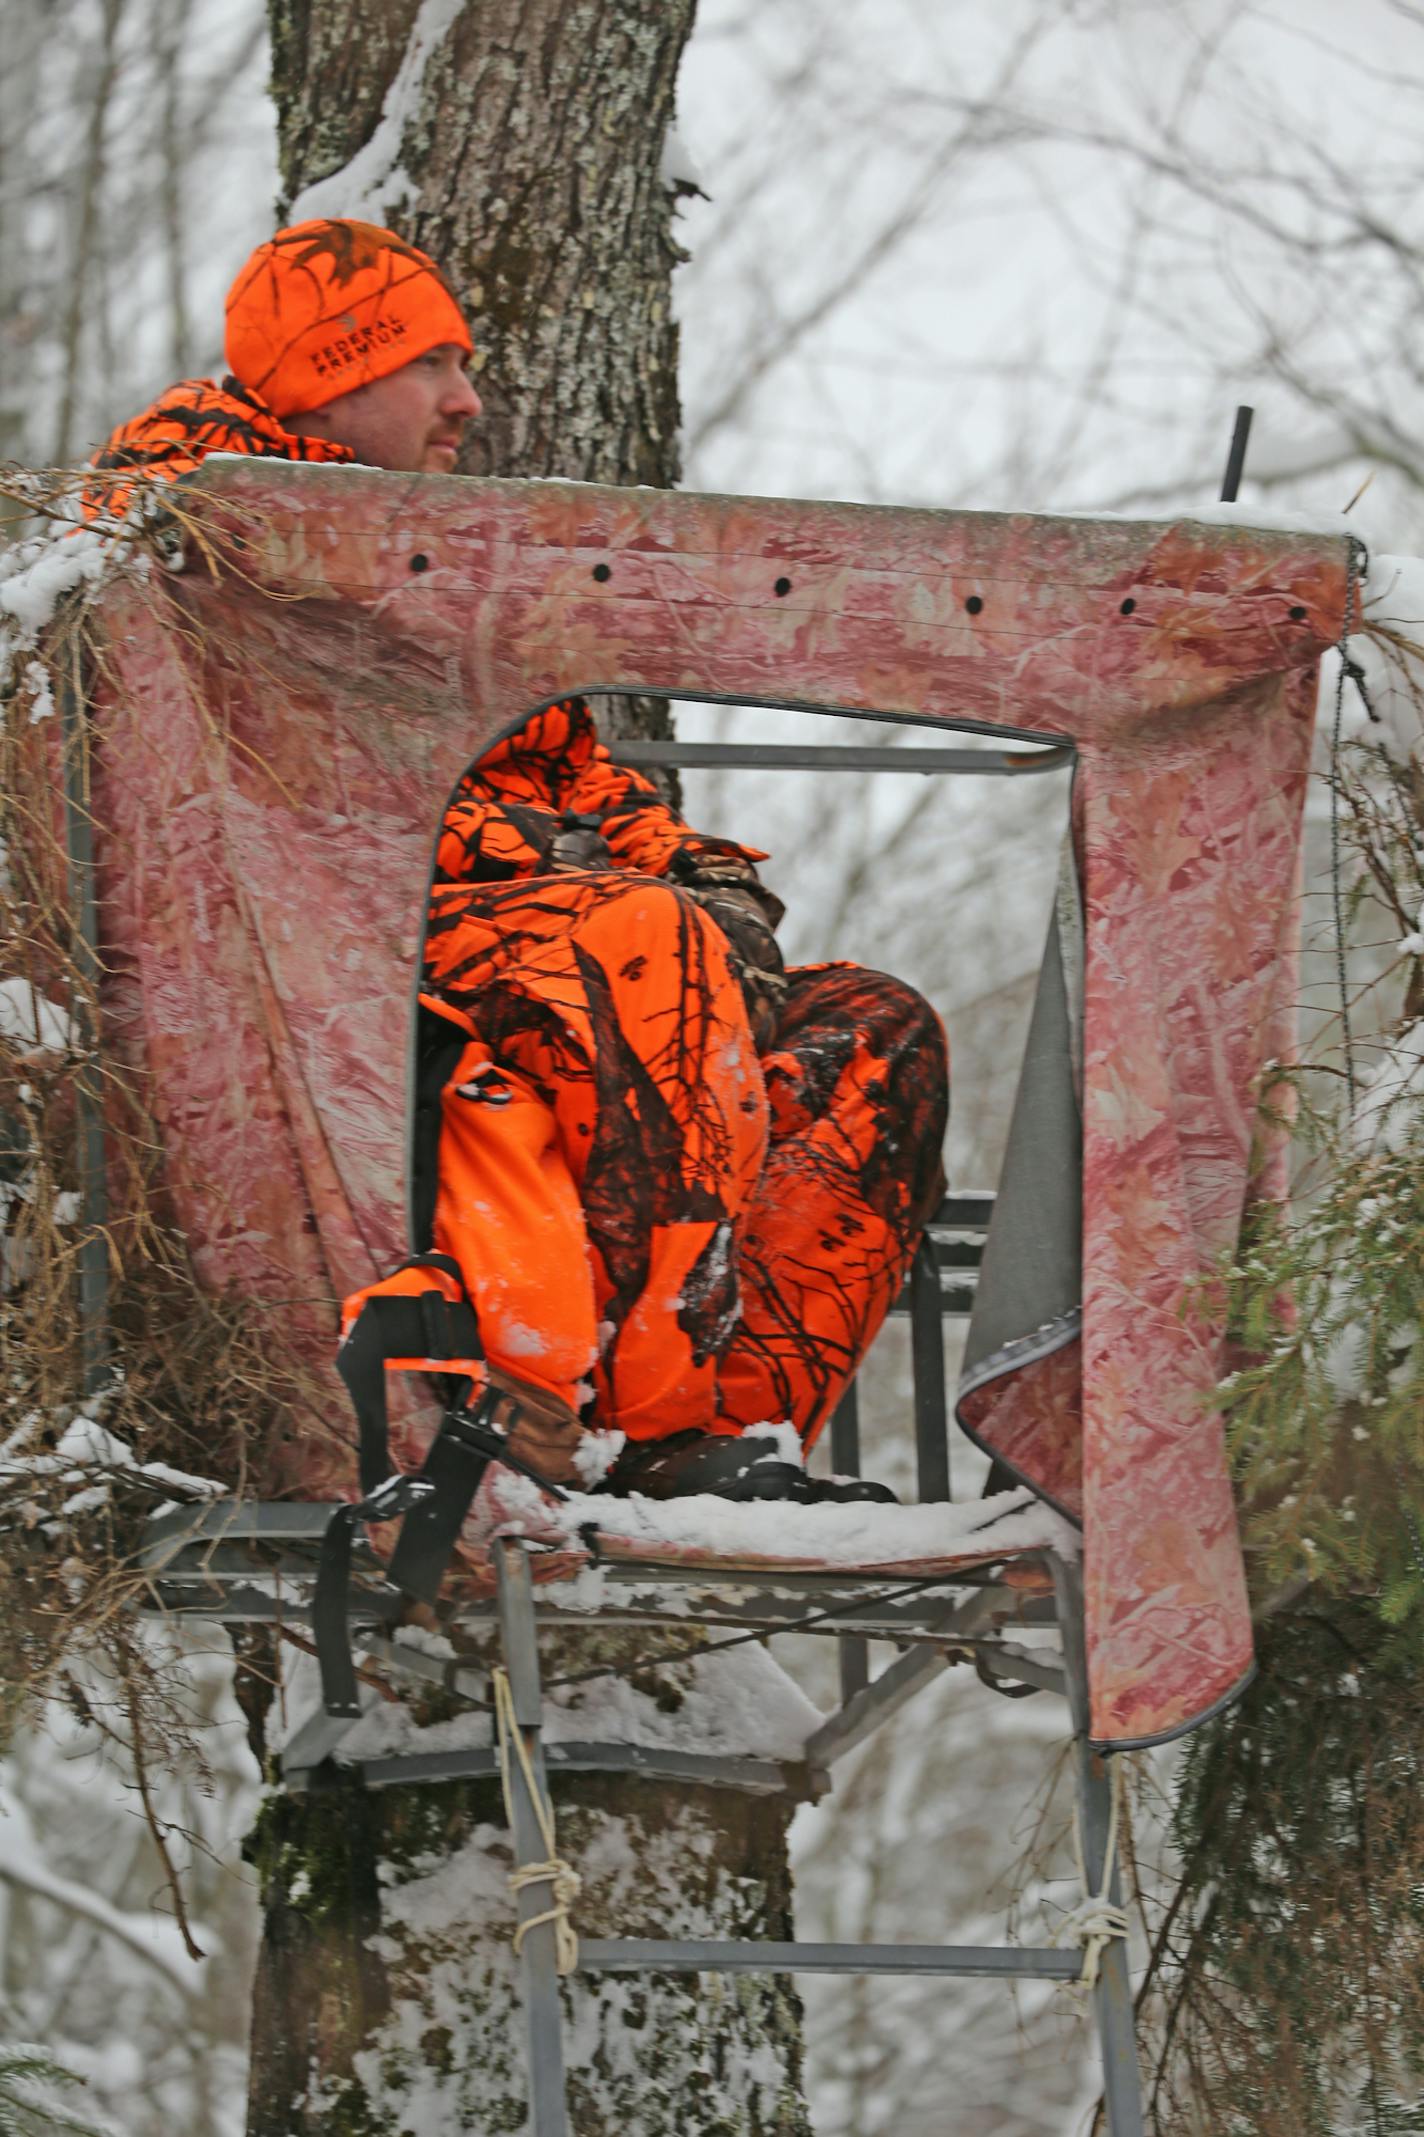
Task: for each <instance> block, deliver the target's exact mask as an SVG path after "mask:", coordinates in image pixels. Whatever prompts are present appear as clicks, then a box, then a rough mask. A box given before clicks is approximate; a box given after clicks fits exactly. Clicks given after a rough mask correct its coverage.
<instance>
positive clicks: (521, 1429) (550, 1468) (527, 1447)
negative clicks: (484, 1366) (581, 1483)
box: [490, 1373, 584, 1484]
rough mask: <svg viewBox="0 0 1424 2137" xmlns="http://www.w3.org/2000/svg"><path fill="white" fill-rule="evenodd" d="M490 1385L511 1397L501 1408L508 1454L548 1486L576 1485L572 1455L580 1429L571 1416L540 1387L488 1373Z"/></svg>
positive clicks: (571, 1413)
mask: <svg viewBox="0 0 1424 2137" xmlns="http://www.w3.org/2000/svg"><path fill="white" fill-rule="evenodd" d="M490 1380H491V1384H492V1385H493V1386H494V1387H495V1388H496V1389H498V1391H499V1392H500V1393H501V1394H504V1395H507V1396H510V1397H512V1400H511V1401H510V1402H509V1403H508V1404H507V1405H502V1406H501V1409H502V1415H501V1417H500V1419H499V1422H500V1423H502V1424H503V1426H504V1431H505V1439H506V1441H507V1443H508V1446H509V1451H510V1453H511V1454H512V1455H513V1456H514V1457H515V1459H516V1460H517V1461H520V1462H525V1463H527V1464H528V1466H529V1468H530V1469H532V1470H534V1471H535V1473H536V1474H537V1475H538V1476H541V1477H542V1478H543V1479H544V1480H545V1482H546V1483H548V1484H576V1483H577V1482H578V1478H579V1469H578V1462H577V1460H576V1456H577V1453H578V1449H579V1447H580V1445H581V1444H582V1442H583V1439H584V1428H583V1425H582V1424H581V1423H580V1421H579V1419H578V1417H577V1416H576V1415H575V1413H574V1412H573V1411H572V1410H570V1409H568V1408H566V1407H565V1405H564V1404H563V1403H561V1402H560V1401H558V1399H557V1398H556V1397H555V1396H552V1395H547V1394H545V1392H544V1391H543V1389H542V1388H530V1387H526V1386H524V1385H523V1383H522V1382H520V1381H517V1380H513V1379H511V1378H509V1377H508V1376H507V1375H506V1374H503V1373H491V1375H490Z"/></svg>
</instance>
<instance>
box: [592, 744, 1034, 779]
mask: <svg viewBox="0 0 1424 2137" xmlns="http://www.w3.org/2000/svg"><path fill="white" fill-rule="evenodd" d="M611 747H612V749H613V753H614V755H615V756H616V757H617V758H618V760H619V762H620V763H623V764H669V765H676V766H677V767H678V768H679V769H681V770H684V771H696V770H714V769H727V770H730V769H731V768H732V767H733V766H742V767H744V768H745V769H747V770H757V771H767V772H778V771H779V772H792V771H805V772H918V773H920V774H921V775H924V774H926V773H930V772H959V773H961V774H963V773H967V774H968V775H969V776H970V777H971V778H973V777H979V778H1005V777H1008V776H1011V775H1014V774H1018V775H1020V776H1021V775H1022V774H1023V773H1025V772H1030V773H1032V772H1056V771H1059V770H1060V769H1061V768H1062V767H1063V766H1064V765H1065V764H1071V763H1072V761H1073V750H1072V747H1071V746H1065V747H1062V748H1048V749H1034V750H1027V749H916V748H914V747H913V745H911V746H910V747H908V748H894V747H889V748H887V747H886V746H885V745H884V744H883V743H882V744H879V745H878V746H877V745H876V744H875V743H866V744H861V743H854V742H852V743H837V742H820V743H817V742H678V741H657V742H649V741H643V740H638V741H634V740H632V739H626V740H625V739H624V738H623V737H621V736H620V737H619V738H618V740H616V741H615V742H614V743H613V744H612V745H611Z"/></svg>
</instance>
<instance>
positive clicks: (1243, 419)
mask: <svg viewBox="0 0 1424 2137" xmlns="http://www.w3.org/2000/svg"><path fill="white" fill-rule="evenodd" d="M1255 412H1256V411H1255V410H1254V409H1253V408H1238V409H1237V411H1236V428H1235V429H1234V430H1233V431H1232V433H1231V450H1230V452H1229V453H1228V454H1227V456H1226V473H1225V474H1224V475H1223V476H1222V478H1221V502H1222V503H1223V504H1224V505H1234V504H1235V502H1236V499H1237V495H1238V493H1239V491H1240V489H1241V476H1242V473H1243V472H1244V470H1245V466H1246V441H1247V439H1248V438H1249V437H1250V435H1251V418H1252V416H1253V415H1254V414H1255Z"/></svg>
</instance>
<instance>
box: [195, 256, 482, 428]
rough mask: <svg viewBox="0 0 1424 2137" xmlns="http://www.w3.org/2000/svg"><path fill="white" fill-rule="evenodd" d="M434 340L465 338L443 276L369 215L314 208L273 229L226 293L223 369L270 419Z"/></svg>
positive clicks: (316, 402) (379, 373)
mask: <svg viewBox="0 0 1424 2137" xmlns="http://www.w3.org/2000/svg"><path fill="white" fill-rule="evenodd" d="M442 342H454V343H455V344H456V345H457V346H458V347H460V348H462V349H472V348H473V346H474V344H473V343H472V341H471V340H470V330H469V328H468V327H467V326H466V324H465V321H464V316H463V314H462V313H461V311H460V307H459V305H458V304H457V303H456V302H455V296H454V292H453V291H452V290H451V288H450V285H449V283H448V282H447V281H446V280H445V277H444V275H442V274H441V272H440V269H439V268H438V267H437V266H436V264H435V262H434V261H433V260H432V259H430V258H428V257H427V255H426V254H425V253H423V252H418V251H417V250H416V248H415V246H414V245H408V244H407V243H406V242H405V239H404V238H399V237H397V236H396V234H395V232H394V231H393V230H382V229H380V228H379V227H378V225H377V224H375V223H358V222H351V221H348V220H346V219H345V218H338V217H326V216H323V217H322V218H320V219H319V220H318V221H316V222H309V223H295V224H293V226H292V228H291V229H290V230H279V231H278V232H277V235H276V236H275V237H273V238H269V239H268V241H267V243H266V244H265V245H259V246H258V248H257V250H256V251H255V252H254V253H253V255H252V257H251V259H250V260H248V262H247V264H246V265H245V266H244V268H243V269H242V272H241V273H240V274H239V275H238V277H237V280H236V281H235V282H234V283H233V285H232V288H231V289H230V290H229V291H228V294H227V342H226V348H227V361H228V368H229V369H230V370H231V372H232V373H233V376H234V377H235V378H237V379H238V380H239V382H240V383H241V384H242V385H243V386H245V387H246V388H247V390H248V392H249V393H255V394H257V395H258V396H260V398H261V399H262V400H263V401H264V402H265V404H266V405H267V407H268V408H270V409H271V411H272V413H273V415H275V416H277V417H279V418H280V417H286V416H296V415H305V414H306V412H307V410H308V409H310V408H324V407H325V406H326V404H327V402H328V401H334V400H335V399H336V398H337V396H338V395H339V394H343V393H350V392H352V391H354V389H355V388H356V387H357V386H369V385H370V384H371V382H372V380H373V379H378V378H384V377H386V375H387V373H388V372H391V371H398V370H399V369H400V367H401V365H402V364H408V363H410V362H412V361H413V359H414V358H415V357H417V356H423V355H424V354H425V352H426V350H427V349H433V348H435V347H437V346H438V345H439V344H440V343H442Z"/></svg>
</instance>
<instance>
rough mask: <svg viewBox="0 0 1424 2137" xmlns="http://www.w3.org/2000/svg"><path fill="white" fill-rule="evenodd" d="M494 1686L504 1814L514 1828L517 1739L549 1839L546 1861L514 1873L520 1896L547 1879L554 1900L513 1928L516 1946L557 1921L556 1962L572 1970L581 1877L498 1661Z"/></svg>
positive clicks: (544, 1835) (515, 1889)
mask: <svg viewBox="0 0 1424 2137" xmlns="http://www.w3.org/2000/svg"><path fill="white" fill-rule="evenodd" d="M491 1683H492V1685H493V1688H494V1718H495V1728H496V1732H497V1734H498V1738H499V1784H500V1787H501V1788H502V1789H503V1791H504V1814H505V1816H506V1818H507V1819H508V1820H509V1829H510V1831H511V1833H512V1832H514V1830H515V1823H514V1796H513V1791H512V1789H511V1786H510V1780H511V1770H510V1764H509V1747H510V1744H511V1743H512V1744H513V1745H514V1749H515V1752H516V1754H517V1756H518V1759H519V1765H520V1770H521V1772H522V1773H523V1775H524V1785H525V1787H526V1788H527V1789H528V1791H529V1800H530V1802H531V1803H532V1804H533V1806H534V1816H535V1818H536V1820H537V1821H538V1826H539V1837H540V1839H541V1840H542V1841H543V1843H544V1847H545V1851H546V1853H545V1859H544V1861H543V1862H526V1863H518V1864H516V1866H515V1867H514V1869H512V1870H511V1871H510V1873H509V1889H510V1891H511V1892H512V1893H513V1894H514V1897H515V1900H516V1901H517V1900H518V1898H519V1895H520V1893H521V1892H523V1891H525V1890H526V1888H527V1887H528V1886H530V1885H547V1886H548V1887H549V1896H550V1898H551V1899H552V1900H553V1903H554V1904H553V1906H552V1907H548V1908H546V1909H545V1910H544V1912H543V1914H531V1915H530V1917H529V1919H528V1920H527V1921H525V1922H521V1923H520V1924H519V1927H518V1928H517V1929H516V1930H515V1932H514V1950H515V1954H516V1956H517V1955H518V1953H519V1951H520V1949H521V1947H522V1945H523V1943H524V1939H525V1938H526V1937H527V1936H528V1934H529V1932H530V1930H531V1929H538V1928H540V1927H541V1926H542V1925H543V1924H544V1923H545V1922H552V1923H553V1925H554V1964H555V1966H556V1967H557V1969H558V1971H559V1973H560V1974H571V1973H572V1972H573V1971H574V1969H575V1967H576V1966H577V1965H578V1949H579V1948H578V1936H577V1934H576V1933H575V1930H574V1925H573V1923H572V1922H571V1921H570V1920H569V1909H570V1908H571V1907H572V1906H573V1903H574V1901H575V1900H576V1899H577V1898H578V1896H579V1893H580V1891H581V1890H582V1879H581V1878H580V1877H579V1874H578V1871H577V1870H575V1868H574V1867H573V1865H572V1863H568V1862H565V1861H564V1859H563V1857H562V1856H561V1855H560V1854H559V1852H558V1848H559V1843H558V1836H557V1834H556V1833H555V1831H554V1808H553V1805H552V1804H551V1803H550V1802H549V1800H548V1798H547V1796H546V1795H545V1794H544V1791H543V1790H542V1789H541V1788H540V1786H539V1784H538V1781H537V1780H536V1778H535V1774H534V1766H533V1762H532V1761H531V1759H530V1757H529V1747H528V1745H527V1744H526V1743H525V1741H524V1731H523V1730H522V1729H521V1728H520V1726H519V1717H518V1715H517V1714H516V1712H515V1709H514V1694H513V1692H512V1691H511V1690H510V1685H509V1677H508V1674H507V1673H506V1671H504V1670H503V1669H502V1668H500V1667H499V1666H498V1665H496V1667H495V1669H494V1670H493V1671H492V1673H491Z"/></svg>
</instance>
